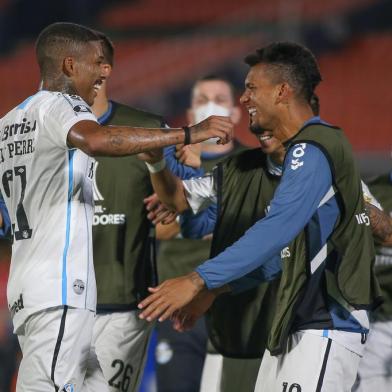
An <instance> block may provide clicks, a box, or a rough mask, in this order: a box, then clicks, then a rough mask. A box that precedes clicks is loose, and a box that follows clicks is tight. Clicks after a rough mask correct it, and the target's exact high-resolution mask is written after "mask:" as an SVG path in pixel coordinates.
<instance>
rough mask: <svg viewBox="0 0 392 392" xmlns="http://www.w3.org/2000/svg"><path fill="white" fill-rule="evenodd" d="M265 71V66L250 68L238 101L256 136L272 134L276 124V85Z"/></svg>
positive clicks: (266, 67) (259, 65)
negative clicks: (245, 112) (268, 131)
mask: <svg viewBox="0 0 392 392" xmlns="http://www.w3.org/2000/svg"><path fill="white" fill-rule="evenodd" d="M267 71H268V65H266V64H257V65H254V66H253V67H251V69H250V70H249V73H248V75H247V77H246V80H245V91H244V93H243V94H242V96H241V99H240V102H241V103H242V104H243V105H244V106H245V108H246V109H247V110H248V113H249V121H250V130H251V131H252V132H253V133H256V134H261V133H263V132H264V133H266V130H271V131H270V134H272V130H273V129H274V126H275V124H276V117H277V102H276V96H277V92H278V84H277V83H275V82H274V81H273V80H272V77H271V75H270V73H269V72H267Z"/></svg>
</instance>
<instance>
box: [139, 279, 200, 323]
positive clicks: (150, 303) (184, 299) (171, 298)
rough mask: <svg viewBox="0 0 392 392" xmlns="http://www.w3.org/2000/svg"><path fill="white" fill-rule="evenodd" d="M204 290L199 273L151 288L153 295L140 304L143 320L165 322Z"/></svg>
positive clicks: (170, 280) (140, 315) (167, 281)
mask: <svg viewBox="0 0 392 392" xmlns="http://www.w3.org/2000/svg"><path fill="white" fill-rule="evenodd" d="M203 288H204V280H203V279H202V278H201V277H200V275H199V274H198V273H197V272H192V273H190V274H188V275H185V276H180V277H179V278H175V279H169V280H166V281H164V282H163V283H162V284H160V285H159V286H157V287H154V288H151V287H150V288H149V289H148V290H149V291H150V293H152V294H151V295H149V296H148V297H147V298H145V299H144V300H143V301H142V302H140V303H139V305H138V308H139V309H142V310H143V311H142V312H141V313H140V314H139V317H140V318H141V319H145V320H147V321H152V320H155V319H156V318H158V321H164V320H166V319H167V318H169V317H170V316H171V315H172V314H173V313H174V312H175V311H176V310H178V309H180V308H182V307H183V306H185V305H187V304H188V303H189V302H191V301H192V299H193V298H194V297H196V295H197V294H198V293H199V292H200V291H201V290H202V289H203Z"/></svg>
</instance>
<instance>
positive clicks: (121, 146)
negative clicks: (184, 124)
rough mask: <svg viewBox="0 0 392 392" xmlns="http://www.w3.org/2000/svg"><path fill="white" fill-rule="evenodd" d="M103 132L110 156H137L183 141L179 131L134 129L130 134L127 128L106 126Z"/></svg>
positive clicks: (181, 133)
mask: <svg viewBox="0 0 392 392" xmlns="http://www.w3.org/2000/svg"><path fill="white" fill-rule="evenodd" d="M103 132H104V134H105V136H106V147H107V149H108V150H109V151H111V152H112V155H128V154H138V153H140V152H144V151H148V150H153V149H156V148H160V147H165V146H168V145H171V144H178V143H182V142H183V141H184V136H183V132H181V131H180V130H179V131H178V132H176V131H173V130H168V129H160V128H157V129H153V128H150V129H148V128H146V129H145V128H134V129H133V130H132V132H130V130H129V128H128V127H117V126H112V127H111V126H106V127H104V130H103Z"/></svg>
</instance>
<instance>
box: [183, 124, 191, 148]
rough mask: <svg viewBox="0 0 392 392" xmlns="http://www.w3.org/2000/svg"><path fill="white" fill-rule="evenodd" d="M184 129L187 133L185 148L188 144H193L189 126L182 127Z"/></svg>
mask: <svg viewBox="0 0 392 392" xmlns="http://www.w3.org/2000/svg"><path fill="white" fill-rule="evenodd" d="M182 129H183V130H184V132H185V138H184V146H186V145H187V144H191V130H190V129H189V127H187V126H185V127H182Z"/></svg>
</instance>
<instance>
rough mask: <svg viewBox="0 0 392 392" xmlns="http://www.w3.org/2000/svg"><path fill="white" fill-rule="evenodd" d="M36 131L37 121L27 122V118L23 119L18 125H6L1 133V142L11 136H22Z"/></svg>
mask: <svg viewBox="0 0 392 392" xmlns="http://www.w3.org/2000/svg"><path fill="white" fill-rule="evenodd" d="M36 129H37V120H34V122H32V121H29V120H28V119H27V118H24V119H23V120H22V122H20V123H15V124H9V125H6V126H5V127H4V128H3V130H2V132H1V134H2V137H1V141H2V142H4V141H6V140H7V139H8V138H9V137H11V136H15V135H23V134H25V133H30V132H34V131H35V130H36Z"/></svg>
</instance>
